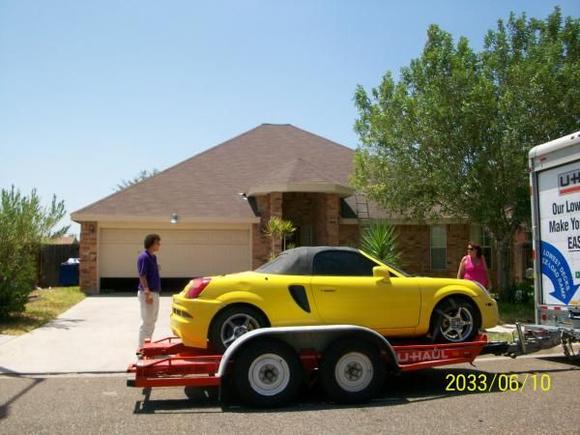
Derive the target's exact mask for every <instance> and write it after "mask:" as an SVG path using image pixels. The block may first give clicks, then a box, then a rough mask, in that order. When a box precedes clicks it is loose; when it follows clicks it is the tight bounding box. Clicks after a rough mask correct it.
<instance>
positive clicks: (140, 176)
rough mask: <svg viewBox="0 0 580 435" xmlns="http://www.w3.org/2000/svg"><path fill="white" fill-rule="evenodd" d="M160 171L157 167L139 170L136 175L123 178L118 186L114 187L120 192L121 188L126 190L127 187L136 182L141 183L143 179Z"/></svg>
mask: <svg viewBox="0 0 580 435" xmlns="http://www.w3.org/2000/svg"><path fill="white" fill-rule="evenodd" d="M158 173H159V171H158V170H157V169H152V170H151V171H148V170H146V169H144V170H142V171H141V172H139V173H138V174H137V175H136V176H135V177H133V178H131V179H130V180H122V181H121V182H120V183H119V184H117V186H116V187H115V188H114V190H115V191H116V192H120V191H121V190H125V189H126V188H127V187H130V186H133V185H134V184H137V183H140V182H141V181H144V180H146V179H147V178H149V177H153V176H154V175H157V174H158Z"/></svg>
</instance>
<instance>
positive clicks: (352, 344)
mask: <svg viewBox="0 0 580 435" xmlns="http://www.w3.org/2000/svg"><path fill="white" fill-rule="evenodd" d="M385 375H386V365H385V362H384V361H383V360H382V359H381V355H380V352H379V350H378V349H377V348H376V346H373V345H372V344H370V343H367V342H365V341H360V340H339V341H336V342H334V343H333V344H331V345H330V346H329V347H328V349H327V350H326V351H325V352H324V355H323V356H322V362H321V365H320V383H321V385H322V388H323V390H324V392H325V393H326V395H327V396H328V398H329V399H331V400H333V401H335V402H338V403H362V402H367V401H369V400H370V399H372V398H373V397H374V396H375V395H376V394H378V393H379V391H380V389H381V388H382V387H383V383H384V380H385Z"/></svg>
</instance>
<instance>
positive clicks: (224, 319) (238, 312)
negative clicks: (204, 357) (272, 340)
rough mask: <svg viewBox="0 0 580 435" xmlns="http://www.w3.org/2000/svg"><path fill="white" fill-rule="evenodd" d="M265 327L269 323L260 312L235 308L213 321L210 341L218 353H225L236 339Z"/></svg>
mask: <svg viewBox="0 0 580 435" xmlns="http://www.w3.org/2000/svg"><path fill="white" fill-rule="evenodd" d="M264 326H268V321H267V320H266V318H265V317H264V315H263V314H262V313H260V312H259V311H258V310H256V309H254V308H251V307H247V306H233V307H230V308H226V309H225V310H223V311H221V312H219V313H218V314H217V316H216V317H215V319H214V320H213V321H212V324H211V326H210V330H209V341H210V344H211V346H212V348H213V349H214V350H215V351H216V352H220V353H223V352H224V351H225V350H226V349H227V348H228V347H229V346H230V345H231V344H232V343H233V342H234V341H235V340H236V338H238V337H240V336H242V335H244V334H245V333H246V332H249V331H252V330H254V329H258V328H263V327H264Z"/></svg>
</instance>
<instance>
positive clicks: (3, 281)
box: [0, 186, 69, 319]
mask: <svg viewBox="0 0 580 435" xmlns="http://www.w3.org/2000/svg"><path fill="white" fill-rule="evenodd" d="M65 214H66V211H65V207H64V202H63V201H57V199H56V196H53V198H52V202H51V204H50V206H49V207H43V206H42V204H41V200H40V198H39V196H38V195H37V193H36V190H32V192H31V193H30V195H29V196H25V195H22V194H21V193H20V191H18V190H17V189H16V188H15V187H14V186H12V187H11V188H10V189H9V190H8V189H2V190H1V192H0V319H6V318H8V317H9V315H10V314H12V313H19V312H22V311H24V306H25V304H26V301H27V300H28V295H29V294H30V292H31V291H32V290H33V289H34V284H35V281H36V266H37V264H36V260H37V255H38V249H39V246H40V243H41V242H43V241H45V240H47V239H51V238H54V237H60V236H62V235H64V234H66V232H67V231H68V228H69V227H68V226H65V227H61V228H60V229H57V230H55V228H56V227H58V224H59V222H60V220H61V219H62V218H63V217H64V216H65Z"/></svg>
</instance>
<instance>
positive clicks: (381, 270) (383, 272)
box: [373, 266, 391, 282]
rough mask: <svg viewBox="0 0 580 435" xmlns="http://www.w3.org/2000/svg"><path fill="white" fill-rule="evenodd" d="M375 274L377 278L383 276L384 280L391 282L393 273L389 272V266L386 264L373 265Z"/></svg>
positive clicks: (382, 279)
mask: <svg viewBox="0 0 580 435" xmlns="http://www.w3.org/2000/svg"><path fill="white" fill-rule="evenodd" d="M373 276H374V277H375V278H381V281H383V282H391V273H390V272H389V268H387V267H385V266H375V267H373Z"/></svg>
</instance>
